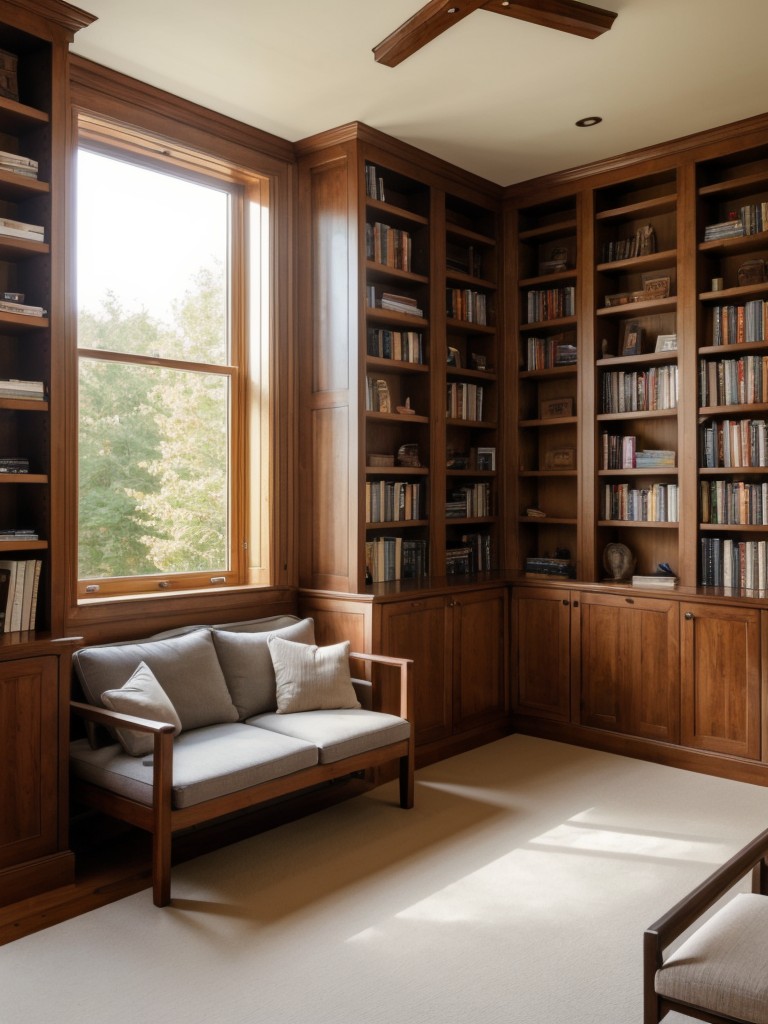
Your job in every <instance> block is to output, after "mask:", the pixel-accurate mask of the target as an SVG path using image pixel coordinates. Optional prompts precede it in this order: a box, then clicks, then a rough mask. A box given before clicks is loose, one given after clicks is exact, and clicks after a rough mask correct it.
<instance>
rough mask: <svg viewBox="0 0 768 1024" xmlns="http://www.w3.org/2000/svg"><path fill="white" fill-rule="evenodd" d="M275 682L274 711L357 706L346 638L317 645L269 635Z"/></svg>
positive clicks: (280, 712) (287, 711) (283, 711)
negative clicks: (335, 642)
mask: <svg viewBox="0 0 768 1024" xmlns="http://www.w3.org/2000/svg"><path fill="white" fill-rule="evenodd" d="M268 643H269V653H270V654H271V655H272V664H273V665H274V667H275V678H276V682H277V713H278V715H287V714H292V713H294V712H297V711H330V710H335V709H337V708H359V707H360V702H359V701H358V699H357V695H356V694H355V688H354V686H353V685H352V677H351V676H350V673H349V641H348V640H345V641H344V642H343V643H340V644H331V645H330V646H329V647H316V646H315V645H314V644H297V643H293V642H292V641H290V640H284V639H283V638H282V637H279V636H271V637H270V638H269V641H268Z"/></svg>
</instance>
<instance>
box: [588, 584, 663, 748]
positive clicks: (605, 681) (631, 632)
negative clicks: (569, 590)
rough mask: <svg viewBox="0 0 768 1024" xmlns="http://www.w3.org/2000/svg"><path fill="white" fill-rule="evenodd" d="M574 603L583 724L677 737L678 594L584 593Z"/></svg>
mask: <svg viewBox="0 0 768 1024" xmlns="http://www.w3.org/2000/svg"><path fill="white" fill-rule="evenodd" d="M574 605H575V610H574V614H575V616H576V624H575V629H574V633H575V634H576V638H577V643H578V649H579V663H580V673H579V676H580V710H579V720H580V723H581V724H582V725H589V726H595V727H597V728H600V729H611V730H613V731H615V732H621V733H627V734H628V735H631V736H639V737H643V738H645V739H654V740H664V741H666V742H668V743H677V742H678V741H679V739H680V654H679V630H678V603H677V601H671V600H663V599H654V598H647V597H641V596H639V595H638V596H637V597H619V596H615V597H614V596H611V595H603V594H592V593H583V594H580V595H579V599H578V601H575V602H574Z"/></svg>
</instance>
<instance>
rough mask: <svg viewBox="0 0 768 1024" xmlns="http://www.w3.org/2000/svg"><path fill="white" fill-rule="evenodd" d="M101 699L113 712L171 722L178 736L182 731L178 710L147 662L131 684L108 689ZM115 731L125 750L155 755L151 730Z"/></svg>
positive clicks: (142, 663)
mask: <svg viewBox="0 0 768 1024" xmlns="http://www.w3.org/2000/svg"><path fill="white" fill-rule="evenodd" d="M101 699H102V702H103V704H104V706H105V707H106V708H109V710H110V711H120V712H122V714H124V715H134V716H135V717H136V718H148V719H150V720H151V721H153V722H168V723H169V724H170V725H172V726H173V735H174V736H178V735H179V733H180V732H181V721H180V720H179V716H178V715H177V714H176V709H175V708H174V706H173V704H171V701H170V699H169V698H168V695H167V693H166V692H165V690H164V689H163V688H162V686H161V685H160V683H158V681H157V679H156V678H155V676H154V674H153V673H152V670H151V669H150V668H149V667H148V666H147V665H146V663H145V662H143V661H142V662H141V664H140V665H139V667H138V668H137V669H136V671H135V672H134V673H133V675H132V676H131V678H130V679H129V680H128V682H127V683H125V684H124V685H123V686H121V687H120V689H119V690H105V691H104V693H102V695H101ZM115 733H116V734H117V738H118V739H119V740H120V743H121V744H122V747H123V750H124V751H125V752H126V754H130V755H131V756H132V757H143V756H144V755H145V754H151V753H152V751H153V749H154V737H153V736H152V735H151V734H150V733H148V732H130V731H128V730H127V729H115Z"/></svg>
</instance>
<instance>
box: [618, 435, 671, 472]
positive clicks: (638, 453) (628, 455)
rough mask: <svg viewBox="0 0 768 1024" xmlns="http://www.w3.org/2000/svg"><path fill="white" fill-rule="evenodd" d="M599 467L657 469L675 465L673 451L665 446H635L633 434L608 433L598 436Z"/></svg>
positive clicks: (635, 440)
mask: <svg viewBox="0 0 768 1024" xmlns="http://www.w3.org/2000/svg"><path fill="white" fill-rule="evenodd" d="M600 452H601V455H600V468H601V469H658V468H671V467H674V465H675V458H676V455H675V452H674V451H671V450H669V449H667V448H640V449H638V447H637V438H636V437H635V436H634V435H633V434H609V433H608V431H603V433H602V435H601V437H600Z"/></svg>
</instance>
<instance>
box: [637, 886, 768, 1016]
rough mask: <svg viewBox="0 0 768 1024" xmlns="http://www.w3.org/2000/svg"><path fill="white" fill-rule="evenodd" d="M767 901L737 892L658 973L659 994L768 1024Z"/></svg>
mask: <svg viewBox="0 0 768 1024" xmlns="http://www.w3.org/2000/svg"><path fill="white" fill-rule="evenodd" d="M766 938H768V897H765V896H760V895H757V894H754V893H738V894H737V895H736V896H734V897H733V899H732V900H731V901H730V902H729V903H727V904H726V905H725V906H724V907H723V908H722V909H721V910H718V911H717V913H716V914H714V915H713V916H712V917H711V918H710V919H709V920H708V921H705V922H704V924H702V925H701V927H699V928H698V929H697V930H696V931H695V932H694V933H693V934H692V935H691V937H690V938H688V939H686V941H685V942H684V943H683V944H682V945H681V946H680V947H679V949H677V950H675V952H674V953H672V954H671V955H670V956H669V959H668V960H667V961H666V963H665V964H664V966H663V967H662V968H660V969H659V970H658V971H657V972H656V992H657V993H658V994H659V995H661V996H665V997H667V998H668V999H674V1000H676V1001H678V1002H682V1003H687V1004H689V1005H691V1006H697V1007H702V1008H704V1009H706V1010H709V1011H710V1012H714V1013H718V1014H722V1015H724V1016H727V1017H734V1018H736V1019H737V1020H744V1021H750V1022H752V1024H765V1022H766V1021H768V942H767V941H766Z"/></svg>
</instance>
